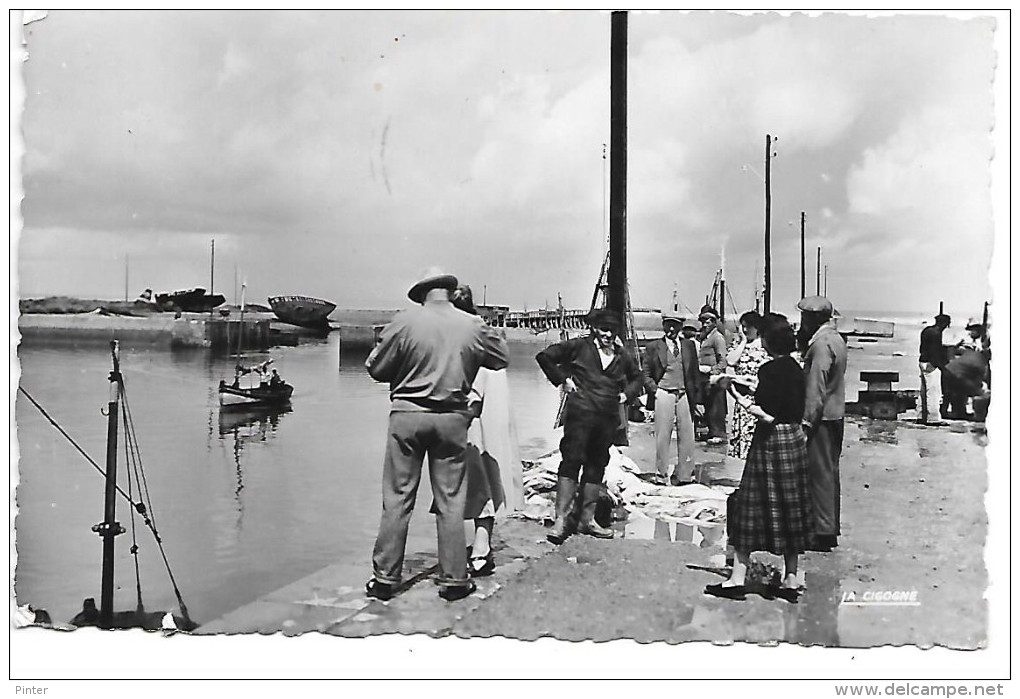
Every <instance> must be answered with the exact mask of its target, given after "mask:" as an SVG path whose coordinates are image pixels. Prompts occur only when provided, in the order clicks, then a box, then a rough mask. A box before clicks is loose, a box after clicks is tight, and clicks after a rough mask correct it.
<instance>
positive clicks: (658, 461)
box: [642, 312, 701, 485]
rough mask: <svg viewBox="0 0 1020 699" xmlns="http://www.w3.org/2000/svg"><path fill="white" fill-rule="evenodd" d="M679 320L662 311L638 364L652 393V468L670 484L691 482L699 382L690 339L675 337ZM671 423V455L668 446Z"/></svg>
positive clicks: (696, 351)
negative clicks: (658, 327) (657, 333)
mask: <svg viewBox="0 0 1020 699" xmlns="http://www.w3.org/2000/svg"><path fill="white" fill-rule="evenodd" d="M683 324H684V319H683V318H681V317H680V316H679V315H677V314H675V313H671V312H665V313H663V314H662V329H663V331H664V333H665V334H664V335H663V337H661V338H658V339H656V340H653V341H652V342H649V343H648V346H647V347H646V348H645V361H644V366H643V367H642V368H643V371H644V380H645V389H646V391H647V392H648V395H649V396H654V404H655V407H654V410H655V469H656V471H658V473H659V475H661V476H666V477H669V478H670V483H672V484H673V485H687V484H690V483H693V482H694V413H695V409H696V408H695V406H697V404H698V393H699V386H700V383H701V381H700V376H699V372H698V350H697V348H696V347H695V346H694V343H693V342H692V341H691V340H689V339H686V338H681V337H679V335H680V329H681V327H682V325H683ZM650 402H651V401H650ZM674 426H675V427H676V433H677V435H676V440H677V449H676V454H675V455H674V454H673V452H672V449H671V448H670V447H671V441H672V436H673V428H674ZM674 456H675V457H676V460H677V464H676V468H675V469H673V473H672V476H671V475H670V472H669V464H670V462H671V461H672V460H673V458H674Z"/></svg>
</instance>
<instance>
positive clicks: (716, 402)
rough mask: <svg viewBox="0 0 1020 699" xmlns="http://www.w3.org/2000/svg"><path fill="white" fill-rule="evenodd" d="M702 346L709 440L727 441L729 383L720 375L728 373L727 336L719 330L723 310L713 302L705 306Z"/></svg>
mask: <svg viewBox="0 0 1020 699" xmlns="http://www.w3.org/2000/svg"><path fill="white" fill-rule="evenodd" d="M698 319H699V320H700V321H701V335H702V338H703V339H702V341H701V348H700V349H699V350H698V363H699V364H700V369H701V390H702V393H701V397H702V400H704V403H705V420H706V422H708V443H709V444H724V443H725V442H726V441H727V440H726V387H725V386H724V385H723V384H722V383H719V381H718V378H716V379H715V380H713V377H720V376H721V375H722V374H725V373H726V339H725V338H724V337H723V336H722V333H721V332H719V327H718V325H719V314H718V313H716V310H715V309H714V308H712V307H711V306H709V305H705V306H703V307H702V308H701V314H700V315H699V316H698Z"/></svg>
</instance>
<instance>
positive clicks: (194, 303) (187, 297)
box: [156, 287, 226, 313]
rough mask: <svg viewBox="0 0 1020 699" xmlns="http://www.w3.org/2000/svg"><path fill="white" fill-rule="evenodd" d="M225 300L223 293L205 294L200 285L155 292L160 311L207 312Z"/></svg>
mask: <svg viewBox="0 0 1020 699" xmlns="http://www.w3.org/2000/svg"><path fill="white" fill-rule="evenodd" d="M225 300H226V299H225V298H224V297H223V294H207V293H205V289H203V288H201V287H197V288H195V289H189V290H188V291H175V292H173V293H169V294H156V305H157V306H158V307H159V309H160V310H161V311H184V312H186V313H208V312H209V311H211V310H212V309H214V308H216V307H217V306H221V305H223V302H224V301H225Z"/></svg>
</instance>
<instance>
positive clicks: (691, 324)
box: [682, 318, 701, 330]
mask: <svg viewBox="0 0 1020 699" xmlns="http://www.w3.org/2000/svg"><path fill="white" fill-rule="evenodd" d="M682 327H684V328H694V329H695V330H701V322H700V321H699V320H698V319H697V318H688V319H687V320H685V321H684V324H683V326H682Z"/></svg>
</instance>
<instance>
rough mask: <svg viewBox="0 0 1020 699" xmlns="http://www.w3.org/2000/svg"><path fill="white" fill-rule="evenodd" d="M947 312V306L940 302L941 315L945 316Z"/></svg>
mask: <svg viewBox="0 0 1020 699" xmlns="http://www.w3.org/2000/svg"><path fill="white" fill-rule="evenodd" d="M945 312H946V307H945V304H944V303H943V302H942V301H939V315H943V314H945Z"/></svg>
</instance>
